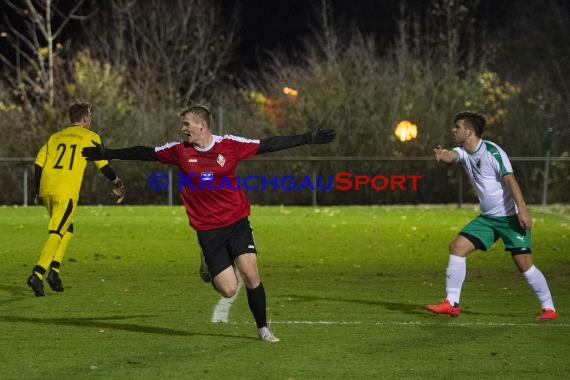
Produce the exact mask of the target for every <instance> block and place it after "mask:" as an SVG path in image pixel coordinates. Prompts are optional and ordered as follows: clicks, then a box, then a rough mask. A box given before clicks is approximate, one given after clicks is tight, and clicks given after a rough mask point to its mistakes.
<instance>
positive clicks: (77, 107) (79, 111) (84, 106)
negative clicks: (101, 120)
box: [68, 102, 91, 123]
mask: <svg viewBox="0 0 570 380" xmlns="http://www.w3.org/2000/svg"><path fill="white" fill-rule="evenodd" d="M68 115H69V121H71V122H72V123H77V122H79V121H81V119H82V118H83V116H89V115H91V105H90V104H89V103H87V102H77V103H73V104H72V105H71V106H70V107H69V111H68Z"/></svg>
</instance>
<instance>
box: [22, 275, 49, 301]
mask: <svg viewBox="0 0 570 380" xmlns="http://www.w3.org/2000/svg"><path fill="white" fill-rule="evenodd" d="M26 284H28V286H29V287H30V288H32V290H33V291H34V294H35V295H36V297H44V296H45V295H46V294H45V292H44V283H43V281H42V280H40V278H39V277H38V276H37V275H36V274H35V273H32V275H31V276H30V277H28V281H26Z"/></svg>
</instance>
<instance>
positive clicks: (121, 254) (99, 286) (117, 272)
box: [0, 206, 570, 379]
mask: <svg viewBox="0 0 570 380" xmlns="http://www.w3.org/2000/svg"><path fill="white" fill-rule="evenodd" d="M531 212H532V214H533V216H534V218H535V227H534V230H533V231H534V232H533V233H534V235H533V240H534V246H533V251H534V253H533V257H534V260H535V264H536V265H537V266H538V267H539V268H540V269H541V270H542V271H543V272H544V274H545V275H546V277H547V279H548V280H549V284H550V288H551V291H552V293H553V295H554V299H555V302H556V306H557V309H558V310H559V311H560V313H561V318H560V319H558V320H556V321H551V322H547V323H538V322H535V320H534V317H535V315H536V314H537V313H538V312H539V305H538V302H537V301H536V299H535V298H534V295H533V294H532V292H531V290H530V288H529V287H528V285H527V284H526V282H525V281H524V280H523V279H522V277H521V275H520V274H518V273H517V271H516V269H515V267H514V265H513V263H512V261H511V258H510V255H509V254H507V253H505V252H503V249H502V243H498V244H497V245H496V246H495V247H494V248H493V249H492V250H491V251H490V252H487V253H482V252H478V253H475V254H472V255H471V256H470V257H469V259H468V266H467V280H466V282H465V285H464V289H463V293H462V306H463V308H464V312H463V313H462V315H461V316H459V317H458V318H449V317H442V316H436V315H431V314H428V313H427V312H425V311H424V310H423V306H424V305H425V304H427V303H434V302H438V301H439V300H441V299H442V298H443V296H444V287H445V286H444V273H445V267H446V265H447V245H448V244H449V242H450V241H451V240H452V239H453V238H454V236H455V235H456V233H457V232H458V231H459V229H460V228H461V227H462V226H463V225H464V224H465V223H467V222H468V221H469V220H470V219H471V218H472V217H474V216H475V215H476V214H477V211H476V209H475V208H473V207H471V206H469V207H464V208H462V209H457V208H455V207H437V206H430V207H427V206H426V207H421V206H420V207H327V208H319V209H313V208H303V207H259V206H258V207H254V208H253V210H252V214H253V215H252V217H251V221H252V225H253V227H254V232H255V238H256V242H257V245H258V249H259V260H260V270H261V275H262V280H263V282H264V284H265V287H266V291H267V294H268V308H269V310H268V315H269V318H270V319H271V320H272V324H271V328H272V329H273V330H274V331H275V334H276V335H277V336H278V337H279V338H281V342H279V343H276V344H270V343H264V342H261V341H259V340H257V338H256V329H255V325H254V324H253V319H252V317H251V315H250V312H249V310H248V308H247V301H246V297H245V294H244V292H243V291H242V292H241V293H240V294H239V296H238V298H237V300H236V301H235V302H234V304H233V307H232V309H231V311H230V315H229V319H230V323H227V324H221V323H211V322H210V318H211V315H212V311H213V308H214V306H215V305H216V303H217V301H218V300H219V298H220V297H219V296H218V295H217V293H215V291H214V290H213V289H212V287H211V286H210V285H207V284H204V283H202V282H201V281H200V279H199V277H198V275H197V268H198V263H199V257H198V250H197V243H196V238H195V234H194V232H193V230H191V229H190V228H189V227H188V224H187V219H186V215H185V213H184V210H183V209H182V208H180V207H173V208H169V207H129V206H120V207H80V208H79V210H78V213H77V216H76V223H75V232H76V233H75V237H74V239H73V240H72V242H71V245H70V248H69V251H68V255H67V256H66V258H65V261H64V265H63V268H62V278H63V280H64V285H65V292H64V293H62V294H55V293H53V292H51V291H50V290H49V289H48V290H46V291H47V297H44V298H35V297H33V295H32V292H31V290H30V289H28V288H27V287H26V285H25V280H26V278H27V276H28V275H29V273H30V270H31V268H32V267H33V265H34V264H35V261H36V260H37V257H38V255H39V250H40V247H41V245H42V243H43V240H44V238H45V237H46V234H47V231H46V226H47V215H46V212H45V210H44V209H43V208H41V207H28V208H21V207H0V236H2V243H3V244H2V245H1V247H0V257H1V258H2V263H3V265H4V268H3V269H4V270H3V271H2V278H1V279H0V326H1V327H2V328H1V331H2V333H1V338H2V345H1V346H0V358H1V368H0V378H2V379H23V378H25V379H200V378H206V379H234V378H240V379H253V378H256V379H320V378H326V379H352V378H354V379H365V378H368V379H370V378H376V379H380V378H382V379H388V378H394V379H401V378H433V379H440V378H441V379H444V378H458V377H459V378H472V379H476V378H501V379H515V378H516V379H526V378H529V379H530V378H532V379H536V378H544V379H553V378H560V379H562V378H567V376H568V373H569V372H570V364H569V361H568V355H569V354H570V344H569V342H570V323H569V320H568V318H567V317H566V315H568V314H569V313H570V312H569V310H570V300H569V297H568V294H570V281H568V280H569V277H570V257H569V256H568V246H569V243H570V213H569V212H568V207H564V206H558V207H552V208H548V209H542V208H531ZM311 322H312V323H313V324H311Z"/></svg>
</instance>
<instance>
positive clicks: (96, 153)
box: [81, 140, 111, 161]
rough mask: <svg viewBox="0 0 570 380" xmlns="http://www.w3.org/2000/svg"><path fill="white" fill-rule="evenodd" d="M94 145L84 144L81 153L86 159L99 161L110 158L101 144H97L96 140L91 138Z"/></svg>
mask: <svg viewBox="0 0 570 380" xmlns="http://www.w3.org/2000/svg"><path fill="white" fill-rule="evenodd" d="M91 142H92V143H93V144H94V145H95V146H86V147H84V148H83V149H82V150H81V155H82V156H83V157H85V159H86V160H87V161H101V160H110V159H111V157H110V156H111V155H110V154H109V152H108V151H107V150H106V149H105V147H104V146H103V144H99V143H98V142H96V141H93V140H91Z"/></svg>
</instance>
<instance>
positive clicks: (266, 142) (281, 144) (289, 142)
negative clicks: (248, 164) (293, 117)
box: [256, 133, 311, 155]
mask: <svg viewBox="0 0 570 380" xmlns="http://www.w3.org/2000/svg"><path fill="white" fill-rule="evenodd" d="M310 141H311V134H310V133H305V134H303V135H294V136H273V137H267V138H265V139H262V140H261V141H260V142H259V149H258V150H257V153H256V155H258V154H263V153H267V152H276V151H278V150H283V149H289V148H294V147H296V146H300V145H306V144H308V143H309V142H310Z"/></svg>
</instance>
